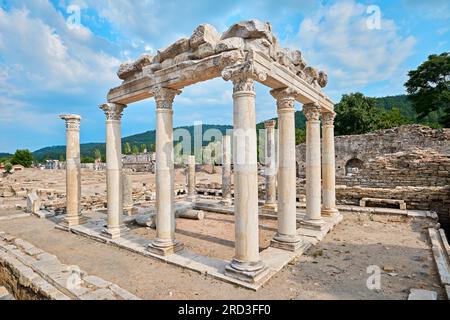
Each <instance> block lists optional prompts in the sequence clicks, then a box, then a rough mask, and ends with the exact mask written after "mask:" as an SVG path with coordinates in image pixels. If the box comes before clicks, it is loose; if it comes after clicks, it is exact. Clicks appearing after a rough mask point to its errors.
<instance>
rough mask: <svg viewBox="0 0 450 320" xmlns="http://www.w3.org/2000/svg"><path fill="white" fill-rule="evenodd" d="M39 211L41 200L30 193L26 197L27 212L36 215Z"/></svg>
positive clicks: (34, 193) (33, 193)
mask: <svg viewBox="0 0 450 320" xmlns="http://www.w3.org/2000/svg"><path fill="white" fill-rule="evenodd" d="M40 209H41V200H40V198H39V196H38V195H37V194H36V192H32V193H30V194H29V195H28V196H27V212H29V213H37V212H38V211H39V210H40Z"/></svg>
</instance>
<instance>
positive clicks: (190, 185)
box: [187, 156, 196, 201]
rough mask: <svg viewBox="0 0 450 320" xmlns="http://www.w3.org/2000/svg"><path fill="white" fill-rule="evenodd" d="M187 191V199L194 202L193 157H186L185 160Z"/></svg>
mask: <svg viewBox="0 0 450 320" xmlns="http://www.w3.org/2000/svg"><path fill="white" fill-rule="evenodd" d="M187 165H188V166H187V189H188V199H189V200H190V201H194V200H195V183H196V182H195V156H188V159H187Z"/></svg>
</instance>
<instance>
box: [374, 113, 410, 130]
mask: <svg viewBox="0 0 450 320" xmlns="http://www.w3.org/2000/svg"><path fill="white" fill-rule="evenodd" d="M409 123H411V121H410V120H409V119H408V117H406V116H405V115H403V114H402V113H401V112H400V110H399V109H398V108H392V110H390V111H386V110H380V113H379V121H378V124H377V129H389V128H395V127H399V126H402V125H405V124H409Z"/></svg>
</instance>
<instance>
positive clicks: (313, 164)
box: [303, 103, 324, 228]
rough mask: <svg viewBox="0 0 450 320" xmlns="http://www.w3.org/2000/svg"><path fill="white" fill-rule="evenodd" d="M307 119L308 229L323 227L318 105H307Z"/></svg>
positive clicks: (304, 110)
mask: <svg viewBox="0 0 450 320" xmlns="http://www.w3.org/2000/svg"><path fill="white" fill-rule="evenodd" d="M303 113H304V114H305V117H306V120H307V122H306V220H305V221H304V224H305V225H306V226H307V227H308V226H310V227H319V228H320V227H321V226H323V225H324V221H323V219H322V215H321V202H322V201H321V200H322V199H321V198H322V197H321V195H322V192H321V169H322V168H321V165H320V162H321V161H320V156H321V155H320V120H319V118H320V108H319V106H318V105H317V104H314V103H311V104H305V105H304V106H303Z"/></svg>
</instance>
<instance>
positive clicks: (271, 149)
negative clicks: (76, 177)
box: [264, 120, 277, 209]
mask: <svg viewBox="0 0 450 320" xmlns="http://www.w3.org/2000/svg"><path fill="white" fill-rule="evenodd" d="M275 125H276V121H275V120H269V121H266V122H265V123H264V127H265V129H266V144H265V145H266V148H265V177H266V202H265V204H264V207H266V208H268V209H276V208H277V181H276V176H277V168H276V154H275V146H276V144H275Z"/></svg>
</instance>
